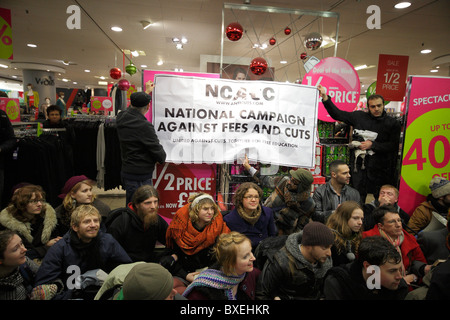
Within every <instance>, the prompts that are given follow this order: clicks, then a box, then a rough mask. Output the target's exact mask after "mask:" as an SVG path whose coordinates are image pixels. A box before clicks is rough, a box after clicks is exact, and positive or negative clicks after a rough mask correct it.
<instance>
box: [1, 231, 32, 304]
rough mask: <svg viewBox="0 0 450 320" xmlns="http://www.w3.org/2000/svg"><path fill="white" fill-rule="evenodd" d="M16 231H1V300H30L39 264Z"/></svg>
mask: <svg viewBox="0 0 450 320" xmlns="http://www.w3.org/2000/svg"><path fill="white" fill-rule="evenodd" d="M26 252H27V249H26V248H25V246H24V245H23V243H22V239H21V238H20V237H19V236H18V235H17V233H16V232H15V231H11V230H3V231H0V300H28V299H30V295H31V290H32V289H33V287H34V276H35V274H36V272H37V270H38V268H39V266H38V265H37V264H36V263H34V262H33V261H32V260H30V258H28V257H27V256H26V255H25V253H26Z"/></svg>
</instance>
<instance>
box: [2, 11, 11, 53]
mask: <svg viewBox="0 0 450 320" xmlns="http://www.w3.org/2000/svg"><path fill="white" fill-rule="evenodd" d="M12 42H13V40H12V24H11V10H9V9H5V8H0V59H10V60H12V59H13V45H12Z"/></svg>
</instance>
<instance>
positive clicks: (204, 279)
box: [183, 231, 261, 300]
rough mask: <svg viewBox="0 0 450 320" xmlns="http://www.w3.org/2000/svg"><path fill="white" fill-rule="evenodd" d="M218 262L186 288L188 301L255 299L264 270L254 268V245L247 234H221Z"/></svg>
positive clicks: (217, 249)
mask: <svg viewBox="0 0 450 320" xmlns="http://www.w3.org/2000/svg"><path fill="white" fill-rule="evenodd" d="M214 253H215V256H216V261H217V263H216V264H215V265H214V266H211V267H210V268H208V269H206V270H204V271H202V272H200V274H199V275H198V277H197V278H195V280H194V281H193V282H192V283H191V284H190V285H189V286H188V287H187V288H186V290H185V291H184V293H183V296H185V297H187V298H188V300H255V291H256V284H257V282H258V277H259V274H260V273H261V272H260V270H258V269H256V268H254V267H253V262H254V261H255V257H254V256H253V254H252V244H251V241H250V239H249V238H247V237H246V236H245V235H243V234H241V233H239V232H236V231H232V232H230V233H227V234H221V235H220V236H219V238H218V239H217V244H216V246H215V247H214Z"/></svg>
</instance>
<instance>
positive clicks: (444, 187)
mask: <svg viewBox="0 0 450 320" xmlns="http://www.w3.org/2000/svg"><path fill="white" fill-rule="evenodd" d="M430 189H431V195H432V196H433V197H434V198H436V199H439V198H440V197H445V196H446V195H448V194H450V181H448V180H446V179H444V178H442V177H434V178H433V179H431V181H430Z"/></svg>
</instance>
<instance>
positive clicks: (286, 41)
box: [0, 0, 450, 92]
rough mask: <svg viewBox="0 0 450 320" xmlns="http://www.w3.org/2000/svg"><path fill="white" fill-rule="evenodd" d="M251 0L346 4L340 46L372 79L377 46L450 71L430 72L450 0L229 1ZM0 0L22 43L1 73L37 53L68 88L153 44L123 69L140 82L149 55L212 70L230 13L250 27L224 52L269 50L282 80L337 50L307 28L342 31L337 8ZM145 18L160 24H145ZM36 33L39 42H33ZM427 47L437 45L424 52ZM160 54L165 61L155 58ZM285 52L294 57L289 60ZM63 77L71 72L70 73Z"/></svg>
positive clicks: (449, 48) (417, 67)
mask: <svg viewBox="0 0 450 320" xmlns="http://www.w3.org/2000/svg"><path fill="white" fill-rule="evenodd" d="M244 2H246V3H249V2H250V3H251V6H258V7H260V6H271V7H276V8H290V9H300V10H313V11H332V12H336V13H339V30H338V40H339V43H338V46H337V54H336V56H337V57H340V58H343V59H345V60H347V61H349V62H350V63H351V64H352V65H353V66H355V67H356V66H359V65H368V66H372V67H371V68H368V69H364V70H359V71H358V74H359V77H360V81H361V83H362V84H363V85H365V88H367V86H368V85H370V84H371V83H372V82H374V81H375V80H376V73H377V64H378V57H379V54H393V55H406V56H409V65H408V74H410V75H437V76H449V63H446V64H444V65H442V66H441V68H439V69H438V70H439V71H438V72H437V73H430V70H431V69H433V67H434V60H435V59H437V58H439V57H442V56H446V55H449V54H450V41H448V32H449V31H450V1H448V0H410V2H411V3H412V5H411V6H410V7H409V8H406V9H402V10H398V9H395V8H394V7H393V5H394V4H395V3H397V2H398V1H395V0H380V1H378V0H376V1H374V0H279V1H263V0H260V1H258V0H251V1H248V0H247V1H231V0H230V1H228V2H227V3H233V4H239V5H242V4H243V3H244ZM71 5H75V6H77V7H78V8H80V12H81V14H80V20H79V21H80V29H72V30H70V29H68V27H67V24H66V23H67V20H70V18H71V16H72V12H71V11H70V12H69V13H66V11H67V9H68V7H69V6H71ZM370 5H377V6H378V7H379V8H380V17H381V25H380V27H381V29H369V28H368V27H367V21H368V19H369V18H370V17H371V16H372V14H373V13H372V11H369V13H367V9H368V7H369V6H370ZM0 7H2V8H7V9H10V10H11V15H12V35H13V49H14V59H13V60H7V59H0V63H1V64H4V65H7V66H9V68H6V69H3V68H1V69H0V78H3V79H0V80H5V79H6V80H8V81H20V80H21V78H22V70H21V69H20V68H19V69H14V67H15V66H17V65H19V66H21V65H23V63H33V64H36V65H48V66H51V67H52V68H53V69H55V70H62V71H63V72H62V73H61V75H59V74H57V76H56V86H57V87H68V88H85V87H104V88H106V86H101V85H99V84H98V81H101V79H100V77H102V76H103V77H105V78H106V79H105V80H104V81H108V82H111V81H114V80H113V79H111V78H110V76H109V70H110V69H111V68H113V67H118V68H120V69H122V71H123V66H124V62H123V60H124V55H123V53H122V51H121V50H124V49H128V50H131V51H133V50H137V51H144V52H145V54H146V55H145V56H139V57H136V58H133V59H132V61H133V63H134V64H135V65H136V66H137V68H138V72H137V73H136V74H135V75H133V76H130V75H128V74H126V75H125V78H126V79H128V80H129V81H130V82H131V83H132V84H135V85H137V86H141V79H142V69H144V68H145V67H144V68H143V67H141V65H146V66H147V67H146V69H152V70H170V71H173V70H174V69H175V68H182V69H183V70H184V71H188V72H205V71H206V69H205V68H206V67H205V65H204V64H203V63H201V57H202V55H210V56H216V57H219V59H220V56H221V39H222V36H221V35H222V13H223V15H224V25H225V26H227V25H228V24H229V23H231V22H236V21H238V22H240V23H241V24H242V26H243V27H244V29H245V35H244V37H243V38H242V39H241V40H239V41H237V42H232V41H229V40H228V39H227V38H226V37H225V38H224V46H223V56H224V57H234V58H231V61H232V62H233V59H235V58H236V59H235V61H241V60H238V59H239V58H248V59H251V58H254V57H257V56H263V57H265V58H266V60H268V61H269V66H270V67H273V68H275V80H277V81H286V80H287V81H290V82H294V81H296V80H298V79H302V78H303V76H304V75H305V73H306V72H305V70H304V68H303V62H302V60H301V59H300V54H301V53H302V52H307V53H308V55H314V56H315V57H317V58H319V59H322V58H326V57H330V56H333V55H334V46H331V47H328V48H320V49H318V50H315V51H310V50H306V49H305V48H304V45H303V38H304V37H305V36H306V35H307V34H308V33H310V32H313V31H319V32H321V34H322V35H323V37H324V38H326V39H328V38H333V37H335V36H336V31H337V30H336V29H337V28H336V24H337V19H334V18H317V17H314V16H311V15H303V16H299V15H292V14H278V13H270V14H268V13H266V12H256V11H252V10H248V11H244V10H234V9H233V10H230V9H224V2H223V1H218V0H166V1H161V0H146V1H144V0H121V1H118V0H95V1H93V0H46V1H36V0H2V1H1V4H0ZM250 8H251V7H250ZM369 20H370V19H369ZM141 21H151V22H152V23H153V24H152V25H151V26H150V27H149V28H147V29H146V30H144V29H143V26H142V24H141ZM288 25H289V26H290V27H291V29H292V31H293V32H292V33H291V35H290V36H289V37H288V36H286V35H285V34H284V32H283V30H284V28H285V27H286V26H288ZM112 26H120V27H121V28H122V29H123V31H122V32H114V31H112V30H111V29H110V28H111V27H112ZM0 27H1V26H0ZM272 36H275V38H276V39H277V44H276V45H274V46H270V45H269V47H268V48H267V49H266V50H264V51H263V50H260V49H253V48H252V47H251V44H252V42H258V41H259V42H261V43H262V42H265V43H268V40H269V39H270V37H272ZM173 37H179V38H181V37H186V38H187V39H188V43H187V44H185V45H184V48H183V50H177V49H176V48H175V45H174V44H173V43H172V38H173ZM28 43H33V44H36V45H37V47H36V48H30V47H28V46H27V44H28ZM424 48H429V49H431V50H432V52H431V53H429V54H421V53H420V50H421V49H424ZM129 58H130V54H127V55H126V56H125V65H128V64H129ZM227 59H228V58H227ZM441 59H442V58H441ZM159 60H162V61H163V62H164V64H163V65H161V66H159V65H157V62H158V61H159ZM280 60H286V61H287V62H288V63H287V64H285V65H282V64H280V63H279V61H280ZM64 61H66V62H69V65H65V64H64V63H63V62H64ZM219 61H220V60H219ZM444 61H445V58H444ZM447 61H448V59H447ZM202 62H203V60H202ZM233 63H236V62H233ZM236 64H239V63H236ZM84 70H90V72H85V71H84ZM14 77H16V78H14ZM63 78H64V79H67V80H69V81H67V82H63V81H62V79H63ZM116 81H117V80H116ZM74 82H76V84H74ZM363 90H364V88H362V90H361V91H362V92H363Z"/></svg>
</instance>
